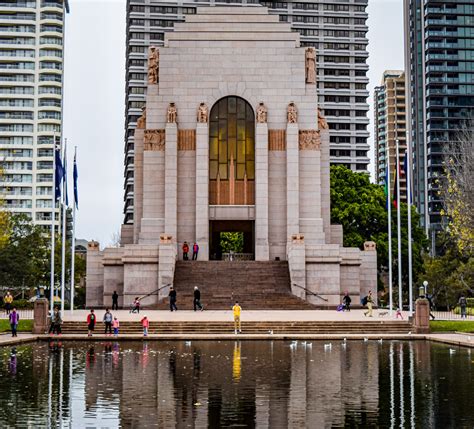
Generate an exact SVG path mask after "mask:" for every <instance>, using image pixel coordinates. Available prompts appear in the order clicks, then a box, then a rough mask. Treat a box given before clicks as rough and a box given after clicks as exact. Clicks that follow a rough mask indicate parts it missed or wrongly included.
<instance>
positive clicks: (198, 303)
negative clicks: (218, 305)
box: [193, 286, 204, 311]
mask: <svg viewBox="0 0 474 429" xmlns="http://www.w3.org/2000/svg"><path fill="white" fill-rule="evenodd" d="M193 306H194V311H196V309H197V308H199V309H200V310H201V311H203V310H204V307H203V306H202V304H201V291H200V290H199V288H198V287H197V286H194V302H193Z"/></svg>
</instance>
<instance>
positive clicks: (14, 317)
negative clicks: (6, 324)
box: [8, 307, 20, 337]
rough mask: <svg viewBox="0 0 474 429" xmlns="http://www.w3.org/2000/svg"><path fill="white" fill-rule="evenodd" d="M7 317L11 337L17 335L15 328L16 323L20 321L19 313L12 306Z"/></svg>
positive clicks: (16, 326)
mask: <svg viewBox="0 0 474 429" xmlns="http://www.w3.org/2000/svg"><path fill="white" fill-rule="evenodd" d="M8 319H9V321H10V327H11V329H12V337H18V335H17V333H16V330H17V328H18V323H19V322H20V315H19V314H18V313H17V312H16V308H15V307H13V311H12V312H11V313H10V314H9V316H8Z"/></svg>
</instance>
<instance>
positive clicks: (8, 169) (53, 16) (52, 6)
mask: <svg viewBox="0 0 474 429" xmlns="http://www.w3.org/2000/svg"><path fill="white" fill-rule="evenodd" d="M68 9H69V7H68V2H67V0H64V1H63V0H2V1H1V2H0V165H1V167H2V175H1V176H0V196H1V197H2V198H3V199H4V202H5V207H6V208H7V209H8V210H11V211H13V212H16V213H25V214H26V215H28V216H29V217H31V219H32V220H33V221H34V222H35V223H36V224H39V225H44V227H45V228H47V227H50V225H51V220H52V211H53V207H52V192H53V187H54V184H53V148H54V139H55V137H56V139H60V137H61V123H62V91H63V47H64V24H65V15H66V13H67V12H68ZM58 215H59V209H56V216H55V217H56V218H58ZM58 222H59V221H58Z"/></svg>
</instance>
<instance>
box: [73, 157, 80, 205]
mask: <svg viewBox="0 0 474 429" xmlns="http://www.w3.org/2000/svg"><path fill="white" fill-rule="evenodd" d="M77 177H78V174H77V163H76V154H74V168H73V171H72V178H73V181H74V204H75V205H76V209H78V208H79V198H78V196H77Z"/></svg>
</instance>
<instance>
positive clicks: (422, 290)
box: [420, 280, 428, 298]
mask: <svg viewBox="0 0 474 429" xmlns="http://www.w3.org/2000/svg"><path fill="white" fill-rule="evenodd" d="M427 294H428V282H427V281H426V280H425V281H424V282H423V286H420V298H424V297H425V296H426V295H427Z"/></svg>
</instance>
